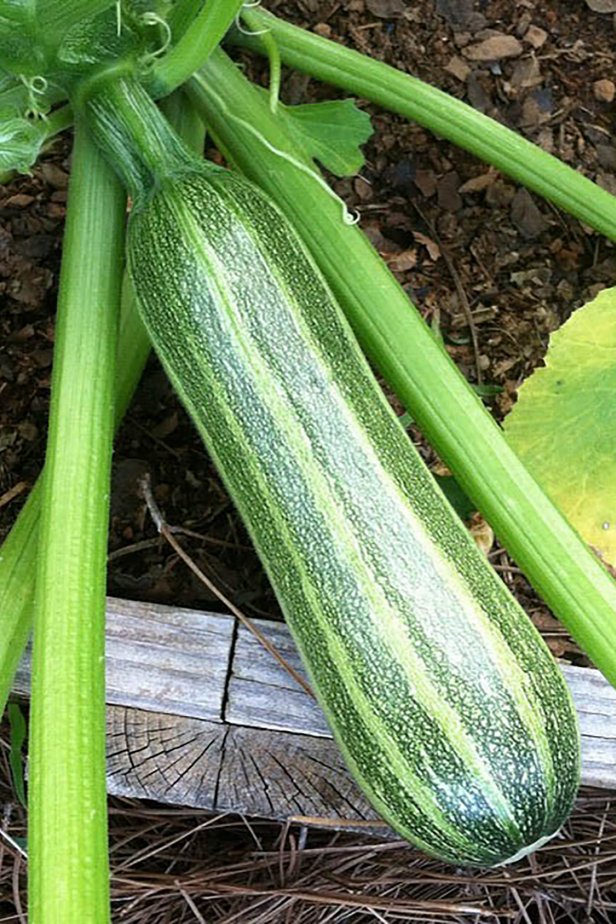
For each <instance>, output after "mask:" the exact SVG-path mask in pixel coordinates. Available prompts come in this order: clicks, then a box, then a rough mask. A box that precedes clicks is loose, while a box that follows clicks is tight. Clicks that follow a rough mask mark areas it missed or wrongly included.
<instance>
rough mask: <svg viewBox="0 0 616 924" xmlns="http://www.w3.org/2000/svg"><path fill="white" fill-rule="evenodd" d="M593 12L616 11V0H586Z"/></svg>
mask: <svg viewBox="0 0 616 924" xmlns="http://www.w3.org/2000/svg"><path fill="white" fill-rule="evenodd" d="M586 6H588V7H590V9H591V10H592V11H593V13H616V0H586Z"/></svg>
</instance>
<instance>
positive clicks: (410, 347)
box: [188, 50, 616, 685]
mask: <svg viewBox="0 0 616 924" xmlns="http://www.w3.org/2000/svg"><path fill="white" fill-rule="evenodd" d="M219 88H224V91H222V92H224V97H223V96H222V95H221V93H220V92H219ZM188 90H189V95H190V97H191V99H192V100H193V102H194V104H195V106H196V107H197V108H198V109H199V111H200V112H201V114H202V116H203V118H204V120H205V121H206V122H207V125H208V130H209V131H210V132H211V133H212V134H213V136H214V137H215V138H216V140H217V142H218V143H219V144H220V146H221V148H222V149H223V150H224V151H225V153H226V154H227V155H228V156H229V157H230V158H231V160H232V161H233V162H234V163H235V164H237V166H238V167H239V168H240V169H241V170H242V171H243V172H244V173H245V174H246V175H247V176H249V177H251V178H252V179H253V180H254V181H255V182H257V183H258V184H259V185H260V186H261V187H262V188H263V189H264V190H265V191H266V192H268V193H269V194H270V195H271V196H272V197H273V198H274V199H275V200H276V201H277V203H278V205H279V206H280V207H281V208H282V210H283V211H284V212H285V213H286V214H287V216H288V217H289V218H290V219H291V220H292V222H293V223H294V224H295V226H296V228H297V229H298V231H299V232H300V233H301V235H302V236H303V238H304V241H305V243H306V244H307V245H308V247H309V248H310V249H311V251H312V253H313V255H314V257H315V258H316V260H317V262H318V263H319V265H320V267H321V269H322V271H323V273H324V274H325V276H326V278H327V279H328V280H329V283H330V285H331V286H332V288H333V290H334V292H335V294H336V295H337V297H338V300H339V301H340V303H341V305H342V307H343V308H344V310H345V312H346V314H347V317H348V319H349V321H350V323H351V324H352V326H353V328H354V330H355V333H356V334H357V336H358V338H359V340H360V342H361V343H362V345H363V347H364V349H365V351H366V352H367V354H368V355H369V356H370V358H371V359H372V361H373V362H374V363H375V365H376V366H378V368H379V369H380V370H381V372H382V373H383V375H384V376H385V378H386V379H387V380H388V381H389V382H390V384H391V385H392V387H393V388H394V390H395V391H396V393H397V394H398V395H399V396H400V398H401V399H402V401H403V403H404V404H405V406H406V407H407V408H408V409H409V411H410V413H411V414H412V415H413V417H414V419H415V420H416V421H417V422H418V424H419V426H420V427H421V428H422V430H423V432H424V433H425V435H426V437H427V438H428V439H429V440H430V442H431V443H432V445H433V446H434V447H435V449H436V450H437V451H438V452H439V454H440V455H441V457H442V458H443V459H444V461H445V462H446V463H447V465H448V466H449V467H450V468H451V470H452V471H453V472H454V474H455V475H456V477H457V479H458V480H459V481H460V483H461V485H462V486H463V488H464V489H465V491H466V492H467V493H468V495H469V496H470V497H471V498H472V499H473V501H474V502H475V503H476V504H477V507H478V508H479V509H480V510H481V511H482V513H483V514H484V515H485V516H486V518H487V519H488V520H489V521H490V523H491V524H492V526H493V527H494V529H495V531H496V533H497V535H498V536H499V538H500V539H501V541H502V542H503V544H504V545H505V547H506V548H507V549H508V550H509V552H510V553H511V555H512V556H513V557H514V558H515V559H516V560H517V562H518V563H519V565H520V567H521V568H522V569H523V570H524V572H525V574H526V575H527V577H528V578H529V580H530V581H531V582H532V583H533V585H534V586H535V588H536V589H537V590H538V591H539V593H540V594H541V595H542V596H543V598H544V599H545V600H546V602H547V603H548V604H549V606H550V607H551V608H552V609H553V611H554V613H555V614H556V615H557V616H558V617H559V618H560V619H561V620H562V622H563V623H564V624H565V626H566V627H567V628H568V629H569V631H570V632H571V634H572V635H573V636H574V637H575V638H576V639H577V641H578V642H579V644H580V645H581V647H582V648H583V649H584V650H585V651H586V652H587V653H588V654H589V656H590V657H591V658H592V659H593V661H594V662H595V664H596V665H597V667H598V668H599V669H600V670H602V671H603V673H604V674H605V676H606V677H607V678H608V679H609V680H610V681H611V682H612V683H613V684H615V685H616V645H615V644H614V638H615V626H616V584H615V583H614V581H613V580H612V579H611V578H610V577H609V575H608V574H607V572H606V571H605V570H604V569H603V567H602V566H601V565H600V564H599V563H598V562H597V560H596V559H595V558H594V556H593V555H592V554H591V553H590V552H589V551H588V549H587V547H586V545H585V544H584V543H583V542H582V540H581V539H580V538H579V536H578V535H577V533H576V532H575V531H574V530H573V529H572V528H571V527H570V526H569V525H568V523H567V522H566V521H565V519H564V518H563V517H562V516H561V514H560V513H559V512H558V511H557V510H556V508H555V507H554V505H553V504H552V503H551V502H550V501H549V500H548V499H547V498H546V496H545V495H544V494H543V492H542V491H541V490H540V488H539V487H538V485H537V484H536V482H535V481H534V480H533V479H532V478H531V476H530V475H529V473H528V472H527V470H526V469H525V467H524V466H523V465H522V463H521V462H520V460H519V459H518V458H517V456H516V455H515V454H514V453H513V452H512V450H511V449H510V448H509V446H508V444H507V442H506V441H505V438H504V436H503V434H502V432H501V430H500V428H499V427H498V426H497V424H496V423H495V421H494V420H493V419H492V417H491V416H490V415H489V413H488V412H487V411H486V409H485V408H484V407H483V405H482V404H481V402H480V401H479V399H478V398H477V397H476V395H475V394H474V393H473V391H472V389H471V388H470V387H469V385H468V383H467V382H466V381H465V379H464V378H463V377H462V375H461V374H460V373H459V371H458V370H457V368H456V367H455V365H454V364H453V362H452V361H451V360H450V359H449V357H448V356H447V354H446V353H445V352H444V351H443V349H442V346H441V345H440V344H438V343H437V342H436V340H435V338H434V336H433V335H432V333H431V331H430V330H429V328H428V327H427V326H426V324H425V323H424V321H423V319H422V318H421V315H420V314H419V312H418V311H417V310H416V309H415V308H414V306H413V305H412V304H411V303H410V302H409V300H408V298H407V296H406V294H405V293H404V291H403V290H402V288H401V287H400V285H399V284H398V283H397V282H396V280H395V279H394V277H393V276H392V274H391V273H390V271H389V270H388V268H387V266H386V265H385V263H384V262H383V261H382V260H381V259H380V258H379V256H378V255H377V254H376V252H375V251H374V249H373V248H372V246H371V244H370V243H369V241H368V240H367V238H366V237H365V236H364V235H363V234H362V232H361V231H360V230H359V229H358V228H357V227H349V226H348V225H345V224H344V223H343V221H342V213H341V208H340V205H339V203H337V202H335V201H334V199H332V197H331V196H330V195H329V194H328V193H327V192H326V191H325V190H324V189H323V188H322V186H321V185H320V184H319V183H318V182H317V180H316V179H313V178H312V177H310V176H309V175H308V174H307V172H306V170H307V169H308V170H309V169H314V165H313V164H308V163H307V162H306V161H303V159H302V154H301V153H300V152H299V151H297V150H296V149H295V148H294V145H293V142H292V140H291V139H290V138H289V136H288V135H287V134H286V133H285V131H284V129H283V128H282V126H281V124H280V122H279V121H277V120H276V118H275V117H274V116H273V115H272V113H271V112H270V110H269V107H268V105H267V102H266V101H265V100H264V99H263V97H262V94H260V93H259V92H258V91H257V90H256V88H255V87H253V86H252V85H251V84H250V83H249V82H248V81H247V80H246V78H245V77H244V76H243V75H242V73H241V72H240V71H239V69H238V68H237V67H236V66H235V65H234V64H233V63H232V62H231V61H230V59H229V58H228V57H227V56H226V55H225V54H224V53H223V52H222V51H220V50H219V51H217V52H216V53H215V54H214V55H212V57H211V58H210V59H209V61H208V63H207V64H206V66H205V68H204V69H203V70H202V72H201V75H200V76H198V77H195V78H193V79H192V80H191V81H190V83H189V84H188ZM272 148H274V149H276V150H278V151H279V152H282V156H281V154H276V153H275V152H274V151H273V150H272ZM289 158H292V159H294V160H296V161H297V162H299V164H300V166H299V167H298V166H295V165H294V164H293V163H291V162H290V160H289ZM302 163H303V169H302V168H301V165H302Z"/></svg>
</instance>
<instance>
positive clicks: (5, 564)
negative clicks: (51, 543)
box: [0, 277, 150, 714]
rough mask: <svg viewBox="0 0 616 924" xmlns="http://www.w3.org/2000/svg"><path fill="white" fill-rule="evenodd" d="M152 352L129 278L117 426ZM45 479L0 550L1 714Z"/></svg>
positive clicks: (21, 627)
mask: <svg viewBox="0 0 616 924" xmlns="http://www.w3.org/2000/svg"><path fill="white" fill-rule="evenodd" d="M149 351H150V341H149V339H148V336H147V334H146V332H145V329H144V327H143V325H142V323H141V320H140V318H139V315H138V313H137V309H136V306H135V302H134V298H133V296H132V292H131V289H130V284H129V282H128V277H125V280H124V288H123V293H122V312H121V316H120V333H119V344H118V357H117V363H116V367H117V377H116V388H115V399H114V404H115V417H116V426H117V425H118V424H119V423H120V421H121V420H122V417H123V416H124V413H125V411H126V408H127V407H128V404H129V402H130V399H131V397H132V395H133V392H134V390H135V387H136V385H137V382H138V381H139V378H140V377H141V372H142V370H143V367H144V365H145V361H146V359H147V356H148V353H149ZM42 491H43V481H42V477H40V478H39V479H38V480H37V482H36V484H35V486H34V488H33V489H32V491H31V492H30V495H29V497H28V500H27V501H26V503H25V504H24V506H23V508H22V510H21V511H20V513H19V516H18V517H17V520H16V521H15V523H14V525H13V528H12V529H11V531H10V533H9V534H8V536H7V537H6V539H5V540H4V543H3V544H2V549H1V551H0V614H1V617H0V625H1V628H2V631H1V632H0V714H1V713H2V712H3V711H4V707H5V705H6V701H7V699H8V695H9V693H10V691H11V685H12V683H13V677H14V676H15V671H16V670H17V665H18V664H19V661H20V659H21V656H22V654H23V651H24V648H25V647H26V643H27V641H28V636H29V635H30V630H31V628H32V606H33V601H34V575H35V571H36V560H37V540H38V525H39V516H40V511H41V495H42Z"/></svg>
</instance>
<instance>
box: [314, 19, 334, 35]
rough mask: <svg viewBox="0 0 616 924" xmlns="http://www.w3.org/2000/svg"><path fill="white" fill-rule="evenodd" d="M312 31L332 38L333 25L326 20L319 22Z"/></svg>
mask: <svg viewBox="0 0 616 924" xmlns="http://www.w3.org/2000/svg"><path fill="white" fill-rule="evenodd" d="M312 31H313V32H316V34H317V35H320V36H322V37H323V38H331V34H332V27H331V26H330V25H328V24H327V23H326V22H318V23H317V24H316V26H315V27H314V29H313V30H312Z"/></svg>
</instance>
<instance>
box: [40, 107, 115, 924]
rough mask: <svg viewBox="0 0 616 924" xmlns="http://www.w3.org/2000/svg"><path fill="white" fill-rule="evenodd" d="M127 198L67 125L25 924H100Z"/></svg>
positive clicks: (105, 895)
mask: <svg viewBox="0 0 616 924" xmlns="http://www.w3.org/2000/svg"><path fill="white" fill-rule="evenodd" d="M124 206H125V197H124V194H123V191H122V189H121V187H120V185H119V183H118V182H117V181H116V179H115V177H114V175H113V173H112V172H111V171H110V170H109V168H108V167H107V165H106V163H105V162H104V160H103V158H102V157H101V155H100V154H99V152H98V151H97V149H96V147H95V145H94V143H93V142H92V141H91V140H90V138H89V137H88V135H87V132H86V130H85V127H84V126H83V125H81V124H79V123H78V124H77V126H76V133H75V145H74V156H73V169H72V173H71V180H70V187H69V200H68V207H67V220H66V230H65V234H64V244H63V257H62V269H61V274H60V294H59V299H58V313H57V322H56V342H55V353H54V367H53V377H52V391H51V395H52V398H51V410H50V417H49V436H48V441H47V456H46V466H45V479H44V482H43V495H42V503H41V523H40V527H39V556H38V568H37V577H36V599H35V606H34V644H33V656H32V702H31V713H30V749H29V751H30V765H29V766H30V778H29V800H28V801H29V814H28V818H29V829H28V830H29V833H28V845H29V905H30V920H31V921H32V922H33V924H44V922H49V924H72V922H75V924H83V922H84V921H91V922H93V924H94V922H101V924H102V922H105V921H107V920H108V919H109V882H108V879H109V872H108V859H107V801H106V800H107V790H106V783H105V570H106V567H105V566H106V549H107V532H108V514H109V477H110V468H111V448H112V442H113V419H114V418H113V382H114V371H115V354H116V342H117V341H116V338H117V327H118V318H119V306H120V287H121V281H122V263H123V244H124V226H125V214H124V212H125V209H124Z"/></svg>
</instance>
